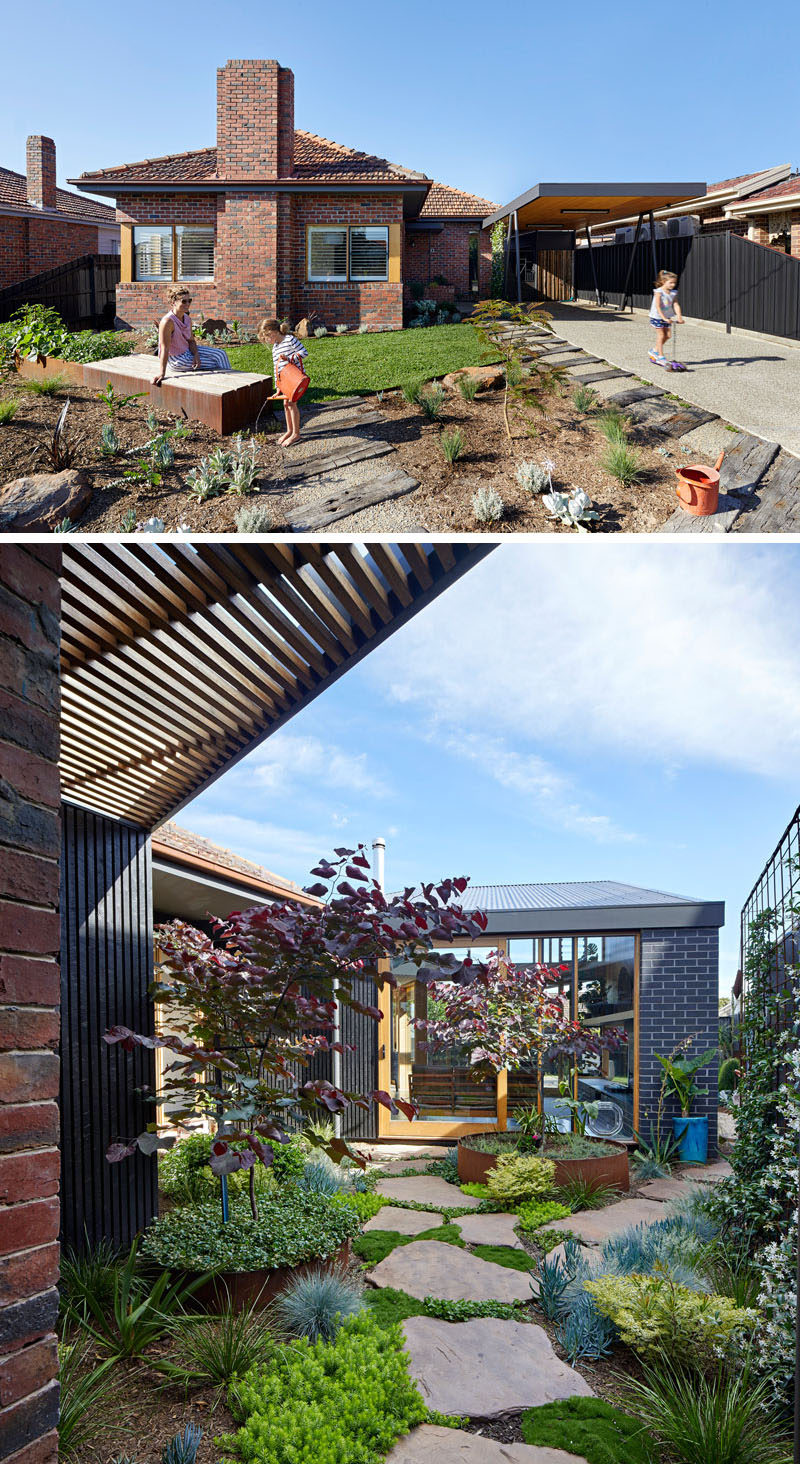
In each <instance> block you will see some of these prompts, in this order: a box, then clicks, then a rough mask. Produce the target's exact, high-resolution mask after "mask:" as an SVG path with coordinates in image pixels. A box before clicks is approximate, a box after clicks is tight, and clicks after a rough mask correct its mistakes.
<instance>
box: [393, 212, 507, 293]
mask: <svg viewBox="0 0 800 1464" xmlns="http://www.w3.org/2000/svg"><path fill="white" fill-rule="evenodd" d="M477 232H478V226H477V225H476V224H468V223H460V222H458V221H453V222H449V223H446V224H445V226H444V228H443V230H442V232H441V233H440V234H432V233H431V234H427V233H415V232H413V231H412V232H411V233H407V234H406V236H405V245H404V248H403V279H404V281H405V286H406V291H405V294H406V303H408V302H409V300H410V299H411V295H410V292H409V289H408V285H409V284H410V282H411V281H412V280H415V281H418V282H419V283H420V284H428V282H429V281H430V280H432V279H433V277H434V275H444V278H445V279H446V280H449V282H450V284H451V285H454V286H455V292H456V299H457V300H468V299H469V298H470V291H469V236H470V234H472V233H477ZM491 281H492V241H491V237H490V233H489V230H488V229H481V230H480V241H479V244H478V283H479V287H480V298H481V299H485V298H486V297H487V296H488V295H489V292H490V286H491ZM431 298H433V295H431Z"/></svg>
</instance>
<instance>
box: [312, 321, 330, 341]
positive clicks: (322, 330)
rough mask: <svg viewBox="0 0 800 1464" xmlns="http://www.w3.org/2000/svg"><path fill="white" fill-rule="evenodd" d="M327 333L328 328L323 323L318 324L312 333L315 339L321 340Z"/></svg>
mask: <svg viewBox="0 0 800 1464" xmlns="http://www.w3.org/2000/svg"><path fill="white" fill-rule="evenodd" d="M327 334H328V328H327V326H325V325H318V326H317V328H316V330H315V331H314V335H315V336H316V338H317V340H321V339H322V337H323V336H326V335H327Z"/></svg>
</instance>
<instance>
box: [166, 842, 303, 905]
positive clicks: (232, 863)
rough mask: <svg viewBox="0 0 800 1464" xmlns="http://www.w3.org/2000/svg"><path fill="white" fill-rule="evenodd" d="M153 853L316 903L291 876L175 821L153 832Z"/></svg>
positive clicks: (276, 895)
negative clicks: (254, 860)
mask: <svg viewBox="0 0 800 1464" xmlns="http://www.w3.org/2000/svg"><path fill="white" fill-rule="evenodd" d="M152 843H153V856H154V858H158V859H161V860H164V861H166V862H168V863H169V864H170V865H180V866H183V867H186V868H190V869H193V870H198V871H201V872H204V873H208V874H212V875H213V874H220V875H234V876H236V883H239V884H242V885H243V886H245V887H247V888H251V889H253V890H254V891H255V892H257V893H259V894H263V895H266V896H268V897H272V898H278V899H297V900H300V901H302V903H303V904H308V905H315V904H317V903H318V901H316V900H315V899H314V898H313V897H312V896H310V895H306V894H305V893H304V892H303V890H302V889H301V888H300V886H299V885H298V884H295V883H294V881H293V880H290V879H284V877H283V876H282V875H280V874H273V872H272V870H271V869H265V868H264V866H263V865H261V864H254V863H253V862H252V861H251V860H249V859H243V858H242V857H241V855H240V854H234V853H233V852H232V851H231V850H230V849H223V848H221V847H220V845H219V844H214V843H212V841H211V839H206V838H204V837H203V835H202V834H193V833H192V832H191V831H190V830H189V829H184V828H181V827H180V825H179V824H176V823H165V824H162V825H161V827H160V828H158V829H156V831H155V833H154V834H153V839H152Z"/></svg>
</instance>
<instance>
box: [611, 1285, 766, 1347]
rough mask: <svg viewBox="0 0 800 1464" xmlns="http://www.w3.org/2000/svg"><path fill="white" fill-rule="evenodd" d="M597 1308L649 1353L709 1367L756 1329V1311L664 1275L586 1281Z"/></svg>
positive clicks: (624, 1336)
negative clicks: (722, 1352)
mask: <svg viewBox="0 0 800 1464" xmlns="http://www.w3.org/2000/svg"><path fill="white" fill-rule="evenodd" d="M584 1285H585V1289H586V1291H588V1293H589V1295H590V1296H591V1297H592V1298H593V1300H594V1302H595V1305H596V1307H597V1310H598V1311H599V1312H600V1313H601V1315H602V1316H605V1317H608V1319H609V1321H610V1322H612V1323H613V1325H614V1327H615V1328H616V1330H617V1332H618V1333H619V1335H620V1337H621V1339H622V1341H623V1342H625V1343H626V1344H627V1345H628V1346H629V1347H631V1348H633V1350H634V1351H635V1352H639V1353H641V1354H642V1356H644V1357H653V1356H656V1357H658V1356H661V1355H662V1354H666V1356H668V1357H669V1358H672V1359H675V1360H676V1361H678V1362H685V1363H686V1364H688V1365H694V1366H704V1365H707V1364H708V1363H710V1362H711V1361H712V1359H713V1358H714V1357H715V1356H717V1355H719V1353H720V1352H721V1351H725V1350H727V1349H728V1348H729V1347H730V1346H731V1345H732V1344H734V1343H736V1342H741V1340H742V1334H746V1333H749V1332H751V1331H752V1329H753V1326H754V1324H755V1320H756V1318H755V1314H754V1313H753V1312H751V1311H747V1310H745V1309H744V1308H743V1307H737V1306H736V1305H735V1304H734V1303H733V1302H732V1301H729V1300H728V1298H727V1297H724V1296H704V1295H702V1294H700V1293H698V1292H697V1291H691V1290H690V1289H689V1287H688V1286H680V1285H678V1284H677V1283H676V1282H674V1281H672V1280H669V1279H662V1278H661V1277H659V1276H636V1275H633V1276H600V1277H598V1278H597V1279H596V1280H593V1281H586V1282H585V1283H584Z"/></svg>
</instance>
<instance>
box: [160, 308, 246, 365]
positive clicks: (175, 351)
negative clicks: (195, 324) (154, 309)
mask: <svg viewBox="0 0 800 1464" xmlns="http://www.w3.org/2000/svg"><path fill="white" fill-rule="evenodd" d="M169 319H170V320H171V321H172V340H171V341H170V343H169V363H168V370H169V371H171V372H172V371H193V370H194V355H193V354H192V351H191V350H190V348H189V340H190V338H191V334H192V322H191V320H190V318H189V316H188V315H184V317H183V320H181V318H180V316H178V315H176V314H175V312H174V310H171V311H170V313H169ZM197 355H198V357H199V365H198V367H197V369H198V371H230V369H231V363H230V361H229V360H228V356H227V352H225V351H222V350H220V349H219V347H218V346H201V345H200V342H199V341H198V342H197Z"/></svg>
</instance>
